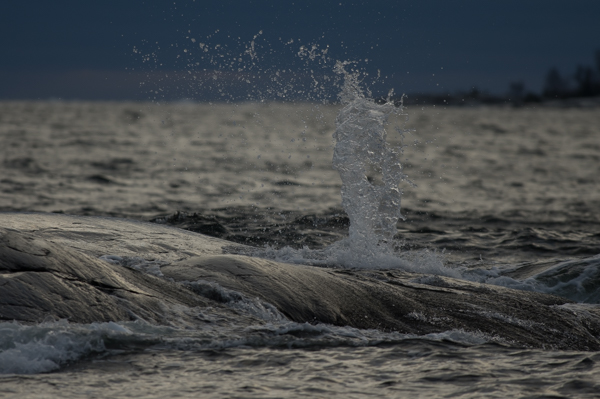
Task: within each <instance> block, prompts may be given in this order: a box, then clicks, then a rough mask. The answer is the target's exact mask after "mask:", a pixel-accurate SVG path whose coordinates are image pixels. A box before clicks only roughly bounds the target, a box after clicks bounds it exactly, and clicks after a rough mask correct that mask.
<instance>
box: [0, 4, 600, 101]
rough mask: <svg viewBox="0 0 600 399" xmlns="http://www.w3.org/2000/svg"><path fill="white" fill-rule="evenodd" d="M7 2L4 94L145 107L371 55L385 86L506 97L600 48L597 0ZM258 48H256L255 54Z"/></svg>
mask: <svg viewBox="0 0 600 399" xmlns="http://www.w3.org/2000/svg"><path fill="white" fill-rule="evenodd" d="M1 3H2V4H0V50H1V53H0V98H4V99H37V98H40V99H47V98H64V99H117V100H118V99H141V100H143V99H149V98H150V97H149V94H148V93H149V90H148V87H152V90H153V91H154V89H156V88H159V87H161V85H163V86H164V88H165V90H167V88H168V89H169V90H170V91H169V93H170V94H169V95H170V96H172V97H173V98H176V97H178V96H179V97H181V98H186V97H194V96H195V97H196V98H201V97H202V93H204V92H203V91H202V90H203V89H202V88H199V87H193V88H190V87H189V86H192V85H200V86H201V85H204V84H206V83H203V82H204V81H202V80H198V81H195V82H192V81H187V83H186V85H188V87H182V83H181V82H182V81H181V80H177V79H176V80H177V82H179V83H177V82H175V81H174V80H173V79H174V78H173V76H176V75H177V73H178V72H184V73H187V71H190V72H193V73H200V72H204V70H205V69H206V70H207V71H209V72H210V71H211V70H220V71H222V72H223V71H226V72H234V71H235V70H240V69H241V68H240V66H241V65H242V64H243V65H244V66H245V67H246V68H247V69H252V68H251V64H252V63H253V62H254V63H255V64H256V65H255V66H253V68H254V71H257V70H262V71H264V75H265V76H266V75H268V74H270V73H275V71H277V70H286V71H288V72H289V71H290V70H291V71H292V72H290V75H289V76H293V74H294V73H296V74H300V75H302V74H304V75H306V74H307V73H308V70H309V69H315V70H316V69H319V71H320V73H326V71H327V68H329V70H328V71H329V72H331V66H330V65H332V64H333V62H332V61H335V60H339V61H353V60H361V63H360V64H359V66H360V68H363V69H364V70H365V71H367V72H369V73H370V74H371V76H372V77H373V76H375V75H376V74H377V71H380V73H381V76H382V79H381V81H380V83H379V85H375V86H374V89H375V90H384V89H385V90H387V89H388V88H395V90H396V92H397V93H402V92H406V93H413V92H444V91H449V92H455V91H457V90H468V89H469V88H470V87H473V86H476V87H478V88H479V89H481V90H488V91H491V92H493V93H497V94H501V93H504V92H506V91H507V89H508V85H509V83H510V82H515V81H522V82H524V83H525V85H526V87H527V88H528V89H530V90H534V91H539V90H540V89H541V87H542V84H543V79H544V77H545V74H546V73H547V71H548V69H549V68H551V67H556V68H558V69H559V71H560V72H561V73H562V74H563V75H565V76H569V75H572V74H573V72H574V70H575V68H576V66H577V65H579V64H582V65H590V66H591V65H594V63H595V61H594V58H593V57H594V52H595V51H596V50H598V49H600V23H599V22H598V21H600V1H597V0H587V1H584V0H570V1H556V0H519V1H513V0H502V1H483V0H463V1H451V0H411V1H378V0H371V1H344V0H338V1H327V0H321V1H312V0H308V1H283V0H279V1H249V0H246V1H224V0H221V1H200V0H196V1H193V0H187V1H181V0H174V1H173V0H171V1H141V0H127V1H123V0H120V1H113V0H103V1H82V0H78V1H72V0H56V1H23V0H18V1H17V0H4V1H2V2H1ZM260 31H262V34H260V35H258V36H257V37H256V39H254V37H255V36H256V35H257V34H258V33H259V32H260ZM192 39H194V40H192ZM253 40H254V43H255V51H254V52H253V53H252V54H250V53H244V51H245V50H246V48H247V47H248V46H249V45H250V43H251V42H252V41H253ZM292 40H293V42H292ZM200 43H204V44H206V45H207V46H209V47H210V48H209V51H207V52H204V51H203V49H202V48H201V47H200ZM312 44H316V45H318V47H319V51H321V50H323V49H328V52H327V57H328V62H329V64H327V65H323V64H320V65H317V64H318V63H317V61H314V62H313V64H311V65H308V64H307V63H306V58H305V59H300V58H299V57H298V56H297V53H298V51H299V49H300V46H302V45H312ZM217 45H220V47H218V48H216V49H215V47H216V46H217ZM146 55H150V58H147V57H145V56H146ZM238 55H243V57H238ZM211 56H213V59H212V62H211V61H210V57H211ZM215 57H216V58H219V59H218V60H217V59H216V58H215ZM239 58H242V61H239ZM365 59H367V60H368V61H367V62H364V60H365ZM232 63H235V65H233V64H232ZM169 74H170V76H169ZM289 76H283V77H282V79H287V78H289ZM298 76H299V75H298ZM178 79H180V78H178ZM161 82H162V83H161ZM140 83H143V84H142V85H141V86H140ZM250 84H251V85H254V86H257V87H258V86H260V85H262V84H265V83H261V81H260V80H255V81H253V82H251V83H250ZM175 86H177V87H175ZM223 87H224V86H223ZM177 90H180V91H181V93H178V92H177Z"/></svg>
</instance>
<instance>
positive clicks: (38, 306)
mask: <svg viewBox="0 0 600 399" xmlns="http://www.w3.org/2000/svg"><path fill="white" fill-rule="evenodd" d="M0 226H2V228H0V319H1V320H18V321H21V322H29V323H37V322H41V321H45V320H48V319H63V318H66V319H69V320H70V321H71V322H77V323H90V322H95V321H98V322H100V321H120V320H131V319H136V318H142V319H144V320H146V321H149V322H152V323H157V324H161V323H166V322H167V321H168V320H167V319H168V311H166V310H165V309H166V308H168V307H170V306H171V307H173V306H186V307H190V308H195V307H199V308H203V307H207V306H210V307H213V308H215V307H216V308H219V309H221V310H222V311H223V312H228V314H229V315H230V316H231V317H234V318H236V320H241V319H242V318H247V317H249V316H247V315H243V314H240V313H237V312H236V311H234V310H232V309H230V308H227V307H226V306H225V305H223V304H220V303H219V301H218V300H216V299H218V298H211V297H206V295H205V296H203V295H200V294H198V293H195V292H193V291H191V290H188V289H186V288H185V285H183V284H180V283H178V282H183V281H197V280H205V281H209V282H213V283H217V284H219V285H220V286H222V287H224V288H226V289H229V290H234V291H237V292H239V293H241V294H243V295H245V296H247V297H258V298H260V299H261V300H262V301H265V302H268V303H270V304H272V305H274V306H275V307H276V308H277V309H278V310H279V311H280V312H281V313H283V314H284V315H285V316H286V317H288V318H289V319H291V320H293V321H297V322H309V323H318V322H321V323H329V324H334V325H340V326H345V325H348V326H353V327H357V328H377V329H380V330H385V331H398V332H402V333H413V334H418V335H422V334H428V333H438V332H444V331H448V330H464V331H468V332H481V333H483V334H485V335H487V336H492V337H496V338H497V339H498V340H499V341H500V342H505V343H507V344H510V345H515V346H524V347H535V348H552V349H572V350H599V349H600V340H599V337H600V310H599V309H600V308H599V307H598V306H597V305H586V306H584V305H580V304H575V303H573V302H571V301H569V300H567V299H564V298H560V297H556V296H551V295H546V294H541V293H535V292H525V291H516V290H512V289H508V288H503V287H498V286H492V285H485V284H479V283H473V282H468V281H463V280H458V279H452V278H448V277H440V276H431V275H421V274H415V273H408V272H402V271H398V270H340V269H327V268H318V267H311V266H299V265H290V264H284V263H278V262H273V261H269V260H265V259H259V258H252V257H247V256H241V255H231V254H228V253H227V252H229V251H231V250H232V248H236V246H234V245H233V244H232V243H229V242H227V241H223V240H218V239H214V238H211V237H206V236H203V235H201V234H197V233H191V232H188V231H184V230H180V229H176V228H172V227H167V226H163V225H158V224H150V223H142V222H136V221H129V220H121V219H110V218H96V217H77V216H67V215H56V214H19V213H2V214H0ZM237 248H238V249H239V248H240V247H239V246H237ZM101 255H119V256H137V257H143V258H145V259H147V260H156V261H161V262H163V263H164V264H165V265H164V266H162V268H161V272H162V273H163V274H164V276H165V277H166V278H158V277H154V276H150V275H147V274H144V273H141V272H138V271H136V270H131V269H128V268H125V267H123V266H120V265H114V264H110V263H108V262H105V261H103V260H100V259H99V258H98V257H99V256H101ZM169 279H172V281H170V280H169ZM248 320H250V319H248ZM253 322H260V321H257V320H253ZM197 323H198V322H197V321H196V325H197Z"/></svg>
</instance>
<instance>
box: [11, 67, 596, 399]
mask: <svg viewBox="0 0 600 399" xmlns="http://www.w3.org/2000/svg"><path fill="white" fill-rule="evenodd" d="M346 67H347V65H341V66H338V68H342V69H340V70H338V71H339V72H341V73H342V75H344V71H345V75H344V77H345V78H347V79H346V80H345V81H344V82H346V84H347V85H346V86H343V87H342V97H341V98H340V100H341V103H340V104H323V103H315V102H311V103H278V102H266V103H252V102H249V103H232V104H226V103H219V104H194V103H189V102H186V103H173V104H160V105H157V104H155V103H148V104H138V103H93V104H92V103H64V102H4V103H0V118H1V119H0V121H1V122H0V123H1V124H0V129H1V131H0V134H2V141H3V143H5V145H6V148H11V152H10V153H6V154H4V155H3V157H4V158H3V160H2V180H0V185H1V187H2V191H1V194H0V204H1V207H2V210H3V211H50V212H65V213H72V214H85V215H108V216H119V217H129V218H135V219H144V220H152V221H154V222H157V223H168V224H172V225H175V226H180V227H182V228H187V229H190V230H193V231H197V232H201V233H207V234H211V235H214V236H218V237H222V238H225V239H228V240H231V241H234V242H239V243H246V244H251V245H253V246H254V247H255V248H256V250H255V252H254V255H256V256H263V257H270V258H273V259H278V260H285V261H288V262H295V263H308V264H314V265H318V266H324V267H361V266H362V267H370V268H376V267H379V268H387V267H396V268H403V269H405V270H409V271H419V272H421V273H427V274H430V275H431V277H430V278H435V275H438V274H441V275H450V276H454V277H457V278H464V279H469V280H474V281H480V282H484V283H488V284H500V285H505V286H509V287H512V288H516V289H527V290H535V291H542V292H548V293H553V294H557V295H563V296H565V297H567V298H571V299H573V300H575V301H577V302H580V303H581V304H579V305H577V306H578V307H577V308H576V311H579V312H581V311H585V307H586V306H595V304H597V303H598V301H599V297H598V295H599V294H598V292H599V287H600V283H599V277H598V270H599V268H598V266H599V264H600V257H599V256H598V253H599V251H598V248H599V246H598V244H599V242H600V236H599V235H598V226H600V220H599V219H598V216H597V212H595V209H598V208H597V207H598V206H599V205H600V203H599V200H598V197H597V187H598V183H599V181H598V176H599V175H600V174H599V172H600V170H599V163H598V156H597V150H598V149H600V148H599V147H598V144H597V137H598V135H599V133H600V132H598V126H600V120H599V119H600V116H599V114H600V113H598V112H597V109H554V108H544V107H540V108H535V109H525V108H520V109H512V108H485V107H479V108H447V109H444V108H441V109H440V108H436V107H406V108H397V107H394V106H392V105H391V104H390V103H387V104H377V103H375V102H374V101H373V100H372V99H371V98H370V97H369V95H368V94H365V92H364V89H362V88H360V85H359V82H358V80H356V79H354V77H355V76H356V75H352V71H351V70H350V71H346V69H344V68H346ZM353 79H354V80H353ZM407 115H408V117H409V119H408V121H407V120H406V116H407ZM394 126H400V128H399V129H398V130H395V129H394ZM361 131H365V132H368V133H369V135H368V136H366V137H362V138H360V137H359V138H358V139H360V140H363V141H357V142H355V143H348V142H347V141H346V139H348V137H350V139H352V137H353V136H354V135H357V134H358V133H360V132H361ZM332 139H333V140H332ZM348 157H350V158H352V157H354V159H349V158H348ZM332 158H333V165H332ZM409 182H413V185H411V184H410V183H409ZM361 196H363V197H362V198H361ZM401 201H402V203H401ZM400 205H402V206H400ZM401 210H402V213H400V211H401ZM402 217H404V220H403V219H402ZM357 245H365V246H364V247H360V246H358V247H357ZM357 249H358V251H357ZM353 251H354V252H353ZM106 255H107V256H105V257H104V260H105V261H107V262H113V263H118V264H121V265H122V266H123V267H130V268H133V269H136V270H138V271H141V272H146V273H150V274H153V275H155V276H160V275H161V273H160V266H161V264H157V263H156V262H153V261H151V260H145V259H142V258H127V257H122V256H118V254H106ZM359 255H360V256H359ZM549 265H550V266H552V267H547V266H549ZM524 266H527V267H528V268H529V270H530V271H531V272H530V273H528V274H527V275H517V274H514V273H517V271H518V270H521V271H522V270H523V267H524ZM536 268H540V269H539V270H544V271H543V272H540V273H536V272H535V270H537V269H536ZM512 271H514V273H513V274H511V272H512ZM186 284H187V288H188V289H192V290H195V291H196V292H199V293H204V295H211V296H219V298H221V301H222V302H223V303H225V304H226V306H228V307H229V308H231V309H234V310H235V312H237V314H238V315H239V317H232V316H231V314H224V313H223V312H220V311H219V310H217V309H210V308H209V309H204V308H203V309H200V308H185V307H178V308H174V307H167V306H165V309H164V312H165V315H166V316H168V317H166V319H165V320H166V321H165V323H164V325H154V324H151V323H146V322H144V321H143V320H138V321H135V322H132V321H127V322H123V321H118V320H115V321H113V322H110V323H93V324H88V325H80V324H74V323H69V322H68V321H67V320H61V321H48V322H45V323H41V324H38V325H22V324H19V323H14V322H2V323H0V350H1V353H0V370H1V371H2V373H3V375H2V377H0V378H1V379H0V395H4V396H7V397H11V396H14V397H43V396H61V397H78V396H82V395H87V396H113V397H121V396H136V395H137V396H143V397H159V396H160V397H164V396H175V395H181V396H206V397H222V396H232V397H282V396H314V397H320V396H339V397H363V396H366V395H377V396H392V397H397V396H418V397H440V396H452V395H453V396H460V395H462V396H464V397H480V396H482V395H485V396H489V397H507V396H519V395H521V396H531V397H544V396H545V397H595V395H597V393H598V392H599V391H600V386H599V385H598V383H597V381H598V377H599V376H600V367H599V366H598V362H599V361H600V357H599V356H600V355H598V354H597V353H594V352H576V351H552V350H546V351H544V350H538V349H535V350H534V349H528V348H521V347H514V346H512V345H511V344H510V343H506V342H502V341H501V340H498V339H497V338H496V337H493V336H486V335H484V334H481V333H478V332H477V331H462V330H452V331H446V332H443V333H439V334H430V335H425V336H415V335H408V334H402V333H399V332H384V331H378V330H360V329H356V328H352V327H343V326H341V327H339V326H331V325H324V324H308V323H295V322H291V321H289V320H287V319H286V318H285V316H283V315H282V314H280V313H279V312H278V311H277V309H276V308H274V307H273V306H272V305H270V304H268V303H264V302H261V301H260V300H258V299H256V298H250V297H247V296H245V295H243V294H242V293H238V292H235V291H231V290H227V289H226V288H224V287H221V286H219V285H217V284H215V283H212V282H209V281H192V282H187V283H186ZM190 314H191V315H193V316H194V317H196V318H198V319H200V320H206V321H207V323H206V326H207V327H206V328H203V329H194V328H192V326H189V325H187V324H186V322H185V320H186V317H184V316H189V315H190ZM415 317H419V315H418V314H415ZM256 320H258V321H260V322H256Z"/></svg>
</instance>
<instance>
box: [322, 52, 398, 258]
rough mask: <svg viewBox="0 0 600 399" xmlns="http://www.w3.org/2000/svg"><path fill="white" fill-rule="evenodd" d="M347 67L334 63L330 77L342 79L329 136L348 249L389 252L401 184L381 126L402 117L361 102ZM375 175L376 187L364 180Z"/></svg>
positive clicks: (393, 151) (387, 107) (355, 78)
mask: <svg viewBox="0 0 600 399" xmlns="http://www.w3.org/2000/svg"><path fill="white" fill-rule="evenodd" d="M346 65H348V64H347V63H342V62H338V63H337V64H336V66H335V71H336V73H338V74H340V75H343V77H344V84H343V87H342V91H341V93H340V100H341V101H342V104H344V108H342V110H341V111H340V112H339V114H338V117H337V120H336V131H335V133H334V135H333V137H334V140H335V147H334V150H333V167H334V169H336V170H337V171H338V172H339V174H340V178H341V179H342V192H341V194H342V206H343V208H344V210H345V211H346V213H347V214H348V218H349V219H350V231H349V240H350V242H351V244H352V247H358V248H359V249H360V250H366V251H368V252H369V253H372V252H373V251H378V252H380V251H387V250H390V248H391V247H390V245H387V244H389V243H390V242H391V240H392V239H393V237H394V235H395V234H396V231H397V230H396V224H397V223H398V220H399V219H400V218H403V216H402V214H401V213H400V200H401V197H402V193H401V191H400V189H399V184H400V182H401V181H402V180H403V179H405V176H404V174H403V173H402V165H401V164H400V162H399V153H398V150H396V149H394V148H392V147H391V146H390V145H389V144H388V143H387V141H386V138H387V132H386V129H385V127H386V124H387V121H388V117H389V115H390V114H392V113H402V109H403V108H402V105H401V104H400V107H396V106H395V105H394V104H393V103H392V102H390V101H388V102H386V103H384V104H377V103H375V101H374V100H372V99H370V98H366V97H365V96H364V94H363V91H362V90H361V88H360V81H359V74H358V72H347V71H346V69H345V66H346ZM373 172H375V174H380V176H381V179H380V181H376V180H375V179H374V178H373V177H372V176H371V175H370V174H373Z"/></svg>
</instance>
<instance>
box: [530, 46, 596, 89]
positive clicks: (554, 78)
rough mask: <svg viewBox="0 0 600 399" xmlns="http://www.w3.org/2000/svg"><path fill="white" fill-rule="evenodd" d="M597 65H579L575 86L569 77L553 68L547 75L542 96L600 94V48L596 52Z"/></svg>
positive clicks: (574, 77)
mask: <svg viewBox="0 0 600 399" xmlns="http://www.w3.org/2000/svg"><path fill="white" fill-rule="evenodd" d="M595 62H596V65H595V67H591V66H585V65H578V66H577V69H576V70H575V73H574V74H573V79H574V80H575V83H576V85H575V87H573V86H572V85H571V84H570V81H569V79H568V77H563V76H562V75H561V74H560V72H559V71H558V69H556V68H552V69H550V70H549V71H548V74H547V75H546V80H545V83H544V88H543V91H542V96H543V97H546V98H572V97H594V96H600V50H597V51H596V54H595Z"/></svg>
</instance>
